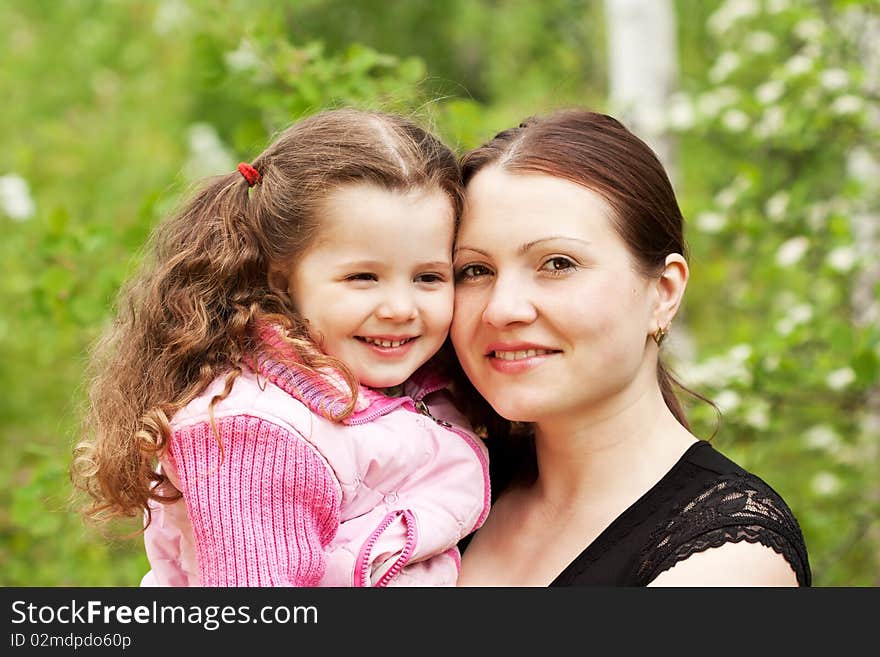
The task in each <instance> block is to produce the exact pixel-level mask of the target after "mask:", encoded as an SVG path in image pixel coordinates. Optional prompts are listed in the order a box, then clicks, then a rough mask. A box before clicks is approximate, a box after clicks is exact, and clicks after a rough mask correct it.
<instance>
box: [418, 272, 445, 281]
mask: <svg viewBox="0 0 880 657" xmlns="http://www.w3.org/2000/svg"><path fill="white" fill-rule="evenodd" d="M445 281H446V277H445V276H443V275H442V274H433V273H432V274H419V275H418V276H416V283H443V282H445Z"/></svg>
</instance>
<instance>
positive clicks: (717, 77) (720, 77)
mask: <svg viewBox="0 0 880 657" xmlns="http://www.w3.org/2000/svg"><path fill="white" fill-rule="evenodd" d="M739 63H740V56H739V55H737V54H736V53H735V52H732V51H730V50H728V51H726V52H723V53H721V54H720V55H719V56H718V59H716V60H715V64H714V65H713V66H712V68H711V69H710V70H709V79H710V80H711V81H712V82H714V83H715V84H718V83H719V82H724V80H726V79H727V77H728V76H729V75H730V74H731V73H733V72H734V71H735V70H736V69H737V68H738V67H739Z"/></svg>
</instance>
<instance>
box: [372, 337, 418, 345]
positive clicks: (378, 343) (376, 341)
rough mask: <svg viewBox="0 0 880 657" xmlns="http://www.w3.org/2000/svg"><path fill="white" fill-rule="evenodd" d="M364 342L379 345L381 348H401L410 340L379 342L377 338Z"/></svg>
mask: <svg viewBox="0 0 880 657" xmlns="http://www.w3.org/2000/svg"><path fill="white" fill-rule="evenodd" d="M364 341H365V342H369V343H370V344H374V345H378V346H379V347H399V346H400V345H402V344H404V343H406V342H409V338H407V339H406V340H377V339H376V338H364Z"/></svg>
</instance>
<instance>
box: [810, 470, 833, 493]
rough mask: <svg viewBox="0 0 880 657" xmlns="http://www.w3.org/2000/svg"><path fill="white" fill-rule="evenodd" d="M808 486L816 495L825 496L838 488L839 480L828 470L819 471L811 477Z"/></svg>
mask: <svg viewBox="0 0 880 657" xmlns="http://www.w3.org/2000/svg"><path fill="white" fill-rule="evenodd" d="M810 487H811V488H812V489H813V492H815V493H816V494H817V495H821V496H822V497H827V496H829V495H833V494H834V493H836V492H837V491H838V490H839V489H840V480H839V479H838V478H837V477H836V476H835V475H833V474H831V473H830V472H820V473H819V474H817V475H816V476H815V477H813V479H812V481H811V482H810Z"/></svg>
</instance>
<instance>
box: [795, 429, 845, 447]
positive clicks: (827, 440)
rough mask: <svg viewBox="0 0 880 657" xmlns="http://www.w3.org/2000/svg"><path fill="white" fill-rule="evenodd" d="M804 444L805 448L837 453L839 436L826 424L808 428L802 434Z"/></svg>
mask: <svg viewBox="0 0 880 657" xmlns="http://www.w3.org/2000/svg"><path fill="white" fill-rule="evenodd" d="M804 442H805V443H806V445H807V447H810V448H812V449H821V450H824V451H827V452H831V453H834V452H837V451H838V450H839V449H840V447H841V440H840V435H839V434H838V433H837V432H836V431H835V430H834V429H833V428H832V427H830V426H828V425H827V424H817V425H814V426H812V427H810V428H809V429H808V430H807V431H806V433H805V434H804Z"/></svg>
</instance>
